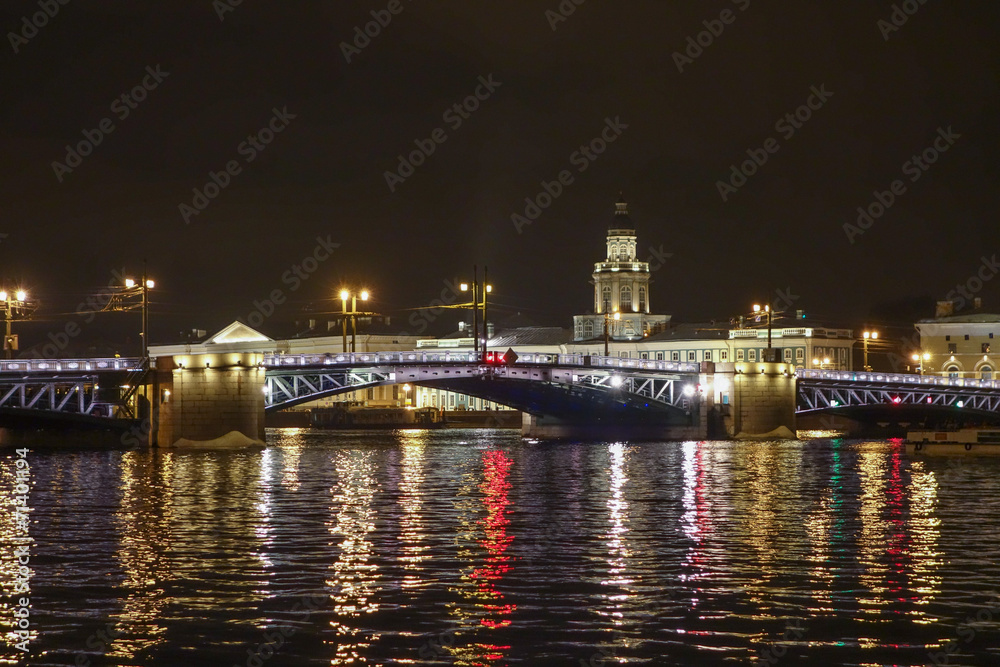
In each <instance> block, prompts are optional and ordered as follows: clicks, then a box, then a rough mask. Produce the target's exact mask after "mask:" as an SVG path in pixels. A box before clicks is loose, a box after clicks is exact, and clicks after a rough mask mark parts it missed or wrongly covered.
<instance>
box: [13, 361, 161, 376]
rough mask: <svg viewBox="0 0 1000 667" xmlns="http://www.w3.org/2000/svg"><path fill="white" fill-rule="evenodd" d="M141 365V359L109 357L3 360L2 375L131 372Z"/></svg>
mask: <svg viewBox="0 0 1000 667" xmlns="http://www.w3.org/2000/svg"><path fill="white" fill-rule="evenodd" d="M140 364H141V360H140V359H132V358H124V357H108V358H101V359H2V360H0V374H2V373H11V374H23V373H58V372H65V371H69V372H73V373H79V372H83V371H100V372H105V371H130V370H135V369H136V368H138V367H139V365H140Z"/></svg>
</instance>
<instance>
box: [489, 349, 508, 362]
mask: <svg viewBox="0 0 1000 667" xmlns="http://www.w3.org/2000/svg"><path fill="white" fill-rule="evenodd" d="M486 363H488V364H502V363H505V361H504V353H503V352H487V353H486Z"/></svg>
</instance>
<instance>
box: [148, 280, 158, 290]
mask: <svg viewBox="0 0 1000 667" xmlns="http://www.w3.org/2000/svg"><path fill="white" fill-rule="evenodd" d="M154 287H156V283H154V282H153V281H152V280H147V281H146V288H147V289H153V288H154Z"/></svg>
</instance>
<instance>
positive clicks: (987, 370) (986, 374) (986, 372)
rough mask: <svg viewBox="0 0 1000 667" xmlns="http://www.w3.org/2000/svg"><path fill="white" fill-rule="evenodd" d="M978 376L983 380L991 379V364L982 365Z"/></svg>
mask: <svg viewBox="0 0 1000 667" xmlns="http://www.w3.org/2000/svg"><path fill="white" fill-rule="evenodd" d="M979 377H980V378H981V379H983V380H992V379H993V367H992V366H983V367H982V368H980V369H979Z"/></svg>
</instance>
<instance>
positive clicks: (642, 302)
mask: <svg viewBox="0 0 1000 667" xmlns="http://www.w3.org/2000/svg"><path fill="white" fill-rule="evenodd" d="M639 312H640V313H645V312H646V288H645V287H641V286H640V287H639Z"/></svg>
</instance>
